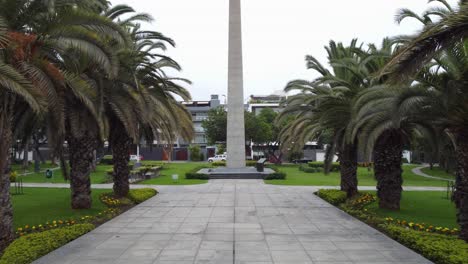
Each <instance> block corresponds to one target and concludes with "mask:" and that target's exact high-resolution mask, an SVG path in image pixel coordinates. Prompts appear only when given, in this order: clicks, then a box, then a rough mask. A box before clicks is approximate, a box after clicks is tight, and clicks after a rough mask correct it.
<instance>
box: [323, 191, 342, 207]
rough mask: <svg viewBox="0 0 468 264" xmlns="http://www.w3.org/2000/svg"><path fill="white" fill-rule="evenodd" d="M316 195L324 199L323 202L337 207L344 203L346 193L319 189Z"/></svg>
mask: <svg viewBox="0 0 468 264" xmlns="http://www.w3.org/2000/svg"><path fill="white" fill-rule="evenodd" d="M317 195H318V196H319V197H320V198H322V199H324V200H325V201H327V202H329V203H331V204H333V205H339V204H342V203H344V202H346V198H347V197H346V192H344V191H340V190H333V189H320V190H319V191H318V192H317Z"/></svg>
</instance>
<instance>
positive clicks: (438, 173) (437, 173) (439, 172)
mask: <svg viewBox="0 0 468 264" xmlns="http://www.w3.org/2000/svg"><path fill="white" fill-rule="evenodd" d="M421 171H422V172H424V173H426V174H428V175H431V176H434V177H440V178H445V179H449V180H455V175H454V174H452V173H447V172H446V171H445V170H444V169H442V168H440V167H435V166H434V167H433V168H432V170H431V169H430V168H423V169H422V170H421Z"/></svg>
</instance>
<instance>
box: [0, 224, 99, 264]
mask: <svg viewBox="0 0 468 264" xmlns="http://www.w3.org/2000/svg"><path fill="white" fill-rule="evenodd" d="M93 229H94V225H93V224H78V225H73V226H69V227H63V228H58V229H53V230H48V231H44V232H40V233H33V234H30V235H26V236H22V237H20V238H18V239H16V240H15V241H14V242H13V243H11V244H10V246H8V247H7V248H6V249H5V251H4V254H3V256H2V257H1V258H0V264H12V263H15V264H27V263H31V262H33V261H34V260H36V259H38V258H40V257H42V256H44V255H46V254H48V253H49V252H51V251H53V250H55V249H57V248H59V247H61V246H63V245H65V244H66V243H68V242H70V241H72V240H74V239H76V238H78V237H80V236H82V235H84V234H86V233H88V232H89V231H91V230H93Z"/></svg>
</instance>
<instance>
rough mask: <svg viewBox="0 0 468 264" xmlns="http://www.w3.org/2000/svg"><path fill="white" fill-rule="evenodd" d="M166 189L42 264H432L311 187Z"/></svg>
mask: <svg viewBox="0 0 468 264" xmlns="http://www.w3.org/2000/svg"><path fill="white" fill-rule="evenodd" d="M159 190H160V194H159V195H157V196H156V197H154V198H152V199H150V200H148V201H146V202H144V203H142V204H140V205H139V206H136V207H134V208H132V209H131V210H129V211H127V212H126V213H124V214H122V215H120V216H118V217H116V218H115V219H113V220H111V221H109V222H107V223H106V224H104V225H102V226H100V227H99V228H97V229H95V230H94V231H92V232H90V233H89V234H87V235H84V236H82V237H80V238H79V239H77V240H75V241H73V242H71V243H69V244H67V245H65V246H64V247H62V248H60V249H58V250H56V251H54V252H52V253H50V254H49V255H47V256H45V257H43V258H41V259H39V260H37V261H36V262H35V263H41V264H69V263H72V264H91V263H96V264H108V263H117V264H124V263H125V264H126V263H130V264H150V263H151V264H153V263H154V264H156V263H161V264H162V263H166V264H169V263H180V264H185V263H220V264H224V263H239V264H241V263H246V264H247V263H258V264H262V263H263V264H268V263H285V264H286V263H291V264H294V263H329V264H332V263H341V264H345V263H381V264H383V263H401V264H410V263H414V264H416V263H431V262H430V261H428V260H426V259H424V258H423V257H421V256H420V255H418V254H416V253H414V252H413V251H411V250H409V249H407V248H405V247H403V246H402V245H400V244H398V243H397V242H395V241H393V240H391V239H390V238H388V237H386V236H385V235H383V234H381V233H380V232H378V231H376V230H375V229H373V228H371V227H369V226H367V225H366V224H364V223H362V222H360V221H358V220H356V219H354V218H353V217H351V216H349V215H347V214H345V213H344V212H342V211H340V210H338V209H337V208H335V207H333V206H331V205H329V204H328V203H326V202H324V201H323V200H321V199H320V198H318V197H317V196H315V195H314V194H313V193H312V188H304V187H290V186H274V185H265V184H264V183H263V181H261V180H211V181H210V182H209V183H208V184H204V185H196V186H165V187H160V188H159Z"/></svg>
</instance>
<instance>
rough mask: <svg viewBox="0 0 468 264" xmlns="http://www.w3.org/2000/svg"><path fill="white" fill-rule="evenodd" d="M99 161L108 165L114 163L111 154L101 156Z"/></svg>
mask: <svg viewBox="0 0 468 264" xmlns="http://www.w3.org/2000/svg"><path fill="white" fill-rule="evenodd" d="M100 163H102V164H108V165H112V164H114V160H113V158H112V155H105V156H104V157H102V159H101V161H100Z"/></svg>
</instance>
